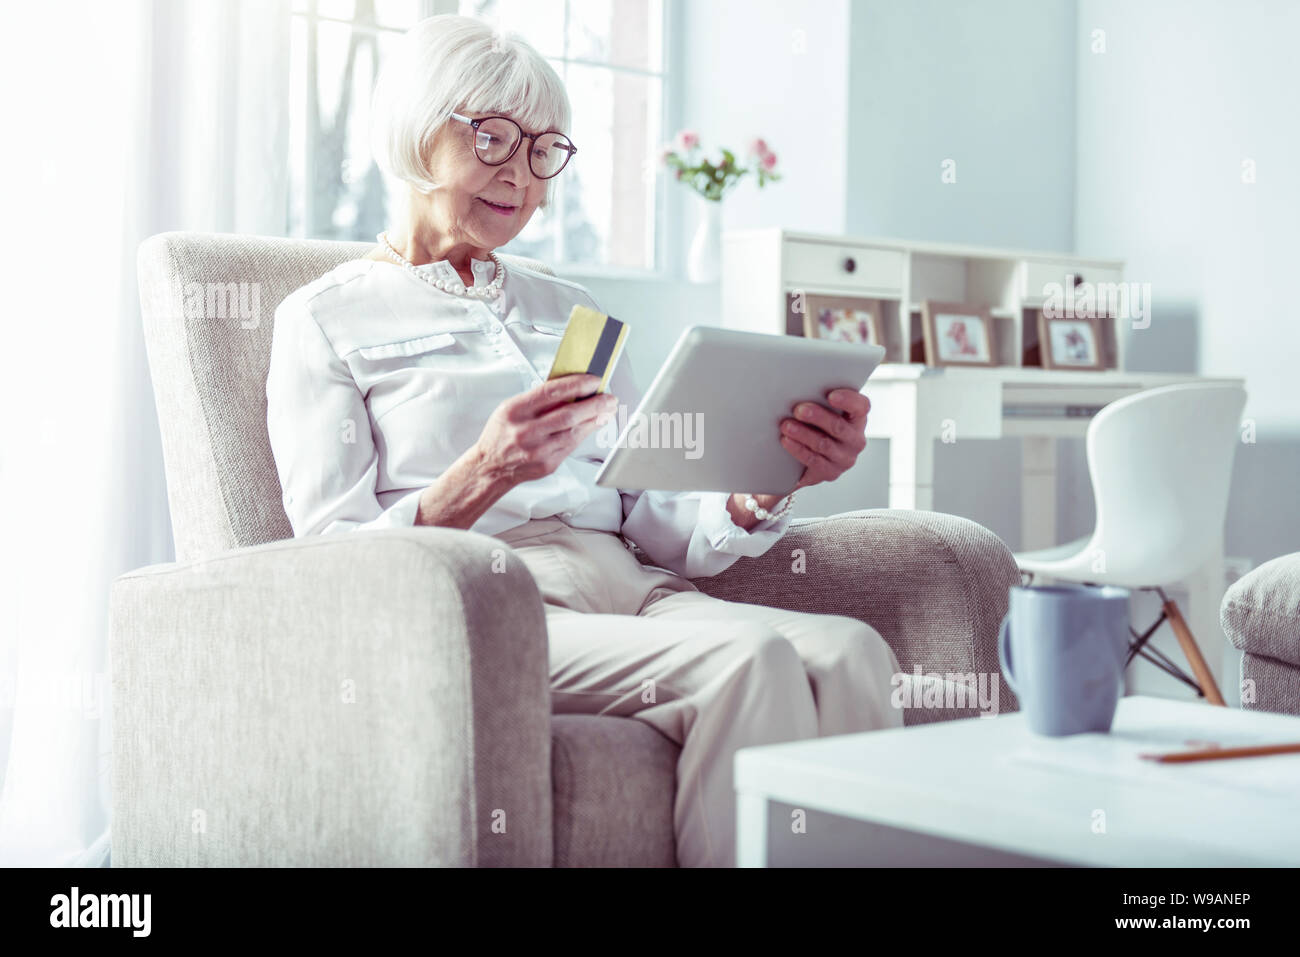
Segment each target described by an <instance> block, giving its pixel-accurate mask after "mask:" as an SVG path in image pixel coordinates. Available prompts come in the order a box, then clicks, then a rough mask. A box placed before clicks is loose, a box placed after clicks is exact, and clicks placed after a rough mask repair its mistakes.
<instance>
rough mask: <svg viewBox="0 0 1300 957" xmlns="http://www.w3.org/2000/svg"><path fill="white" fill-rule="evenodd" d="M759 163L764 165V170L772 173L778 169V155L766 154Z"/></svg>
mask: <svg viewBox="0 0 1300 957" xmlns="http://www.w3.org/2000/svg"><path fill="white" fill-rule="evenodd" d="M759 162H760V163H761V164H763V169H765V170H767V171H768V172H769V173H770V172H771V171H772V170H774V169H775V168H776V154H775V153H764V154H763V156H762V158H761V159H759Z"/></svg>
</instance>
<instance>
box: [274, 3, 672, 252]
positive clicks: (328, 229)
mask: <svg viewBox="0 0 1300 957" xmlns="http://www.w3.org/2000/svg"><path fill="white" fill-rule="evenodd" d="M437 13H461V14H465V15H467V16H474V17H478V18H480V19H483V20H486V21H488V22H490V23H495V24H499V25H501V26H502V27H504V28H505V29H507V30H512V31H514V32H516V33H518V34H520V35H521V36H522V37H524V38H525V39H526V40H528V42H530V43H531V44H532V45H533V46H534V47H536V48H537V50H538V51H539V52H540V53H541V54H542V55H543V56H545V57H546V58H547V59H548V60H549V61H550V63H551V65H552V66H554V67H555V71H556V72H557V73H558V74H559V75H560V77H561V78H562V79H563V80H564V82H565V86H566V88H567V89H568V91H569V99H570V101H571V102H572V104H573V117H574V119H573V129H572V130H570V131H568V132H569V134H570V135H571V136H572V137H573V141H574V142H575V143H576V144H577V145H578V149H579V153H578V155H577V157H576V158H575V159H574V161H573V162H572V163H571V164H570V165H569V166H568V167H567V168H566V169H565V170H564V172H563V173H561V174H560V176H559V179H558V180H557V181H556V192H555V203H554V206H553V208H552V209H551V210H549V211H547V212H541V211H539V212H538V213H536V214H535V215H534V216H533V218H532V220H531V222H529V224H528V226H527V227H525V229H524V230H523V231H522V232H521V233H520V234H519V236H517V237H516V238H515V239H514V240H513V241H512V242H510V243H509V244H508V245H506V246H505V247H503V251H504V252H514V253H518V254H520V255H525V256H534V257H537V258H539V259H541V260H543V261H545V262H548V263H551V264H553V265H581V266H611V267H620V268H624V269H635V270H649V269H654V268H655V267H656V265H657V256H656V248H657V235H656V225H657V223H658V222H659V221H660V217H659V216H658V215H657V211H658V209H659V190H660V187H659V180H660V177H658V176H657V175H656V172H657V166H656V158H655V154H656V150H657V147H658V145H659V143H660V142H661V141H662V136H663V133H662V114H663V103H664V48H663V47H664V45H663V35H664V29H663V27H664V0H294V2H293V14H292V16H293V22H292V25H291V27H292V29H291V38H292V40H291V50H290V71H291V77H290V103H289V110H290V129H289V150H290V169H289V196H290V199H289V209H288V232H289V235H293V236H308V237H314V238H321V239H356V240H363V241H371V240H373V239H374V237H375V234H376V233H378V232H379V231H380V230H381V229H383V228H385V226H388V225H391V223H390V221H389V211H390V210H393V209H396V208H398V205H399V203H400V198H401V197H400V195H399V194H398V193H397V192H396V190H398V189H405V187H404V186H401V185H400V184H399V185H392V184H387V183H385V181H384V177H383V175H382V174H381V173H380V172H379V169H378V168H377V167H376V166H375V164H374V162H373V160H372V159H371V157H370V148H369V143H368V141H367V137H366V132H367V130H368V128H369V119H370V118H369V105H370V93H371V90H372V89H373V86H374V81H375V77H376V76H377V74H378V69H379V65H380V64H381V63H382V62H383V59H384V54H385V51H386V50H387V49H390V48H391V46H392V44H393V42H394V41H395V40H396V39H397V37H398V36H399V35H400V34H401V32H402V31H404V30H405V29H407V28H408V27H410V26H411V25H412V24H414V23H415V22H416V21H418V20H420V19H421V18H423V17H426V16H431V15H433V14H437Z"/></svg>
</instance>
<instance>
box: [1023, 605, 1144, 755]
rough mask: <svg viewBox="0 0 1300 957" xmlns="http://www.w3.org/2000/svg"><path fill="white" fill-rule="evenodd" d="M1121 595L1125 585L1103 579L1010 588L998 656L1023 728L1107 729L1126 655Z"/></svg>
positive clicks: (1058, 731) (1051, 731)
mask: <svg viewBox="0 0 1300 957" xmlns="http://www.w3.org/2000/svg"><path fill="white" fill-rule="evenodd" d="M1128 600H1129V592H1128V589H1126V588H1115V587H1112V586H1109V585H1107V586H1096V585H1050V586H1043V587H1039V588H1024V587H1020V586H1012V587H1011V589H1010V602H1009V608H1008V610H1007V616H1006V617H1005V618H1003V619H1002V631H1001V634H1000V635H999V636H998V658H999V659H1000V661H1001V662H1002V673H1003V674H1004V675H1006V678H1007V684H1008V685H1010V686H1011V690H1012V691H1014V692H1015V693H1016V697H1017V698H1019V699H1020V708H1021V710H1022V711H1024V713H1025V718H1026V720H1027V721H1028V722H1029V727H1030V728H1031V729H1033V730H1034V731H1036V732H1038V733H1039V734H1045V735H1052V736H1060V735H1066V734H1079V733H1081V732H1085V731H1100V732H1106V731H1109V730H1110V724H1111V721H1113V720H1114V718H1115V706H1116V705H1117V704H1118V703H1119V697H1120V690H1121V686H1122V684H1123V680H1124V666H1125V664H1126V662H1127V658H1128V649H1129V608H1128Z"/></svg>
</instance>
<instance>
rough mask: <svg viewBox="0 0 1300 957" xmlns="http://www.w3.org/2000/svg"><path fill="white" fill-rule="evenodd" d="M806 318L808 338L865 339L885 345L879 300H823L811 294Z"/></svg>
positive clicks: (873, 343) (858, 340) (877, 344)
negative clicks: (846, 301)
mask: <svg viewBox="0 0 1300 957" xmlns="http://www.w3.org/2000/svg"><path fill="white" fill-rule="evenodd" d="M808 299H809V301H808V310H807V311H806V312H805V313H804V317H803V334H804V337H805V338H808V339H830V340H832V341H835V342H861V343H865V344H867V345H873V346H883V345H884V344H885V343H884V335H883V331H882V329H881V325H880V302H879V301H878V300H875V299H857V300H850V301H848V303H845V302H844V301H842V300H840V301H837V300H829V299H828V300H821V301H818V300H816V299H814V298H813V297H811V296H810V297H808Z"/></svg>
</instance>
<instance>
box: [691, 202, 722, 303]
mask: <svg viewBox="0 0 1300 957" xmlns="http://www.w3.org/2000/svg"><path fill="white" fill-rule="evenodd" d="M695 207H696V221H697V223H698V225H697V226H696V227H695V238H693V239H692V240H691V250H690V253H689V255H687V257H686V276H687V278H689V279H690V281H691V282H717V281H718V280H719V279H721V278H722V202H721V201H720V200H712V199H705V198H704V197H703V196H698V195H697V196H696V197H695Z"/></svg>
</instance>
